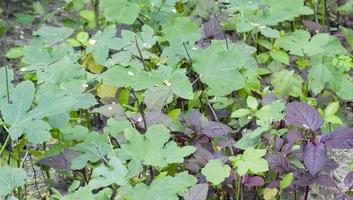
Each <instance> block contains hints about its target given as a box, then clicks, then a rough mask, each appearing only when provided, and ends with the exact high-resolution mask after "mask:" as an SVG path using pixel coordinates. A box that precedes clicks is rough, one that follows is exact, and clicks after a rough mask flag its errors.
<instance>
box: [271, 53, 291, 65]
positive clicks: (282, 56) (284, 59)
mask: <svg viewBox="0 0 353 200" xmlns="http://www.w3.org/2000/svg"><path fill="white" fill-rule="evenodd" d="M270 55H271V57H272V58H273V60H276V61H278V62H281V63H283V64H285V65H289V56H288V54H287V53H286V52H284V51H281V50H279V51H271V52H270Z"/></svg>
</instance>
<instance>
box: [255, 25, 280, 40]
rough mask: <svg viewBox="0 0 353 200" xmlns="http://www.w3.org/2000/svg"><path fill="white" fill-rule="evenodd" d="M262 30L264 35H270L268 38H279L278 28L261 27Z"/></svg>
mask: <svg viewBox="0 0 353 200" xmlns="http://www.w3.org/2000/svg"><path fill="white" fill-rule="evenodd" d="M259 29H260V32H261V33H262V35H264V36H266V37H268V38H279V31H277V30H276V29H272V28H270V27H266V26H265V27H260V28H259Z"/></svg>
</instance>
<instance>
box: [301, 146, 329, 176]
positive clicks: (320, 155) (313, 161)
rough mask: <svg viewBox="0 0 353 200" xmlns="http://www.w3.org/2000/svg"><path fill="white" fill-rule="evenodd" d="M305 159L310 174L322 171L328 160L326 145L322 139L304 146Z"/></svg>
mask: <svg viewBox="0 0 353 200" xmlns="http://www.w3.org/2000/svg"><path fill="white" fill-rule="evenodd" d="M303 160H304V164H305V166H306V168H307V169H308V170H309V172H310V174H312V175H316V174H317V173H319V172H320V170H321V169H322V167H323V166H324V164H325V162H326V161H327V150H326V145H325V144H324V143H322V142H321V141H317V142H315V144H314V143H312V142H309V143H307V144H305V145H304V148H303Z"/></svg>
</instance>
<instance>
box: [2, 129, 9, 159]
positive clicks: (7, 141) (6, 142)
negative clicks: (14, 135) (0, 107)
mask: <svg viewBox="0 0 353 200" xmlns="http://www.w3.org/2000/svg"><path fill="white" fill-rule="evenodd" d="M2 127H3V128H4V129H5V131H6V132H7V137H6V140H5V142H4V144H3V145H2V146H1V149H0V158H1V155H2V153H3V152H4V151H5V148H6V146H7V145H8V143H9V142H10V140H11V136H10V133H9V129H8V128H7V127H6V126H5V125H3V126H2Z"/></svg>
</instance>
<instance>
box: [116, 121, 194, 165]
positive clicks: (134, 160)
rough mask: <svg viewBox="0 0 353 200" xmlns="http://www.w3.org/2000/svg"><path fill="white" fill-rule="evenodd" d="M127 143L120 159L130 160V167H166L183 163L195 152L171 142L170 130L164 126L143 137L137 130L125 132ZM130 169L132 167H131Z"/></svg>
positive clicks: (154, 127) (119, 153) (120, 154)
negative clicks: (186, 157)
mask: <svg viewBox="0 0 353 200" xmlns="http://www.w3.org/2000/svg"><path fill="white" fill-rule="evenodd" d="M125 138H126V142H125V143H123V144H121V148H120V149H118V157H119V158H120V159H122V160H130V162H129V165H134V166H135V167H138V168H139V166H141V164H143V165H152V166H158V167H166V166H167V165H168V164H172V163H182V162H183V161H184V157H185V156H188V155H190V154H192V153H193V152H195V150H196V148H194V147H192V146H184V147H178V146H177V144H176V143H175V142H174V141H170V142H168V141H169V139H170V135H169V130H168V129H167V128H166V127H165V126H163V125H154V126H151V127H149V128H148V129H147V132H146V133H145V134H144V135H141V134H140V133H139V132H137V131H136V130H135V129H126V130H125ZM129 168H130V167H129Z"/></svg>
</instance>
